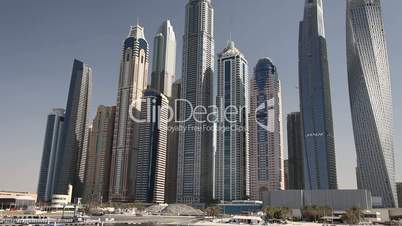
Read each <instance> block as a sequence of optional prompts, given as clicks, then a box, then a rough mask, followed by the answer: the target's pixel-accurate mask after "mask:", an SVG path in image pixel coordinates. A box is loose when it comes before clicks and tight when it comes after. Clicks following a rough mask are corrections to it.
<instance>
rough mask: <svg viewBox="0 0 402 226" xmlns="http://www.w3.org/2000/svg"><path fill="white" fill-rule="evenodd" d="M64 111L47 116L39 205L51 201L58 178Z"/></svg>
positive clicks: (57, 111) (39, 184)
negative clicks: (57, 168)
mask: <svg viewBox="0 0 402 226" xmlns="http://www.w3.org/2000/svg"><path fill="white" fill-rule="evenodd" d="M63 123H64V109H53V111H52V112H51V113H50V114H49V115H48V116H47V123H46V132H45V141H44V143H43V153H42V161H41V165H40V173H39V182H38V192H37V194H38V198H37V201H38V202H39V203H46V202H49V201H51V199H52V195H53V189H54V184H55V176H56V163H57V162H56V160H57V155H58V154H59V153H60V143H61V134H62V130H63Z"/></svg>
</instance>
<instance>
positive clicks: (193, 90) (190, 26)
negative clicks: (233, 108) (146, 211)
mask: <svg viewBox="0 0 402 226" xmlns="http://www.w3.org/2000/svg"><path fill="white" fill-rule="evenodd" d="M213 12H214V10H213V8H212V3H211V0H189V1H188V3H187V5H186V19H185V29H184V30H185V32H184V36H183V73H182V91H183V92H182V98H183V99H186V100H187V101H189V102H190V103H191V104H192V106H193V107H194V108H195V107H197V106H204V107H206V108H207V109H208V110H210V108H208V106H210V105H211V103H212V74H213V69H214V32H213V27H214V26H213ZM201 108H202V107H198V109H201ZM191 113H192V108H191V107H190V106H189V105H188V104H185V105H182V108H181V117H182V118H183V119H184V118H187V117H188V116H190V114H191ZM204 120H206V114H202V115H198V116H197V118H196V119H195V118H194V117H191V118H190V119H189V120H187V121H186V122H184V123H183V128H184V131H181V132H180V137H179V153H178V170H177V171H178V172H177V202H180V203H189V204H193V205H197V204H200V205H201V206H203V205H204V204H205V203H208V201H209V200H210V199H211V198H212V187H213V179H212V154H213V151H212V133H211V132H210V128H208V127H210V126H211V124H210V123H208V122H201V121H204Z"/></svg>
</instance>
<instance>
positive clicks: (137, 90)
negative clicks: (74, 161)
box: [109, 25, 149, 201]
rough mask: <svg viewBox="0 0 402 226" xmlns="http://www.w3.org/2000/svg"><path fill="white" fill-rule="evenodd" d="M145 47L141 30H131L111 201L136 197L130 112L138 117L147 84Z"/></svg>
mask: <svg viewBox="0 0 402 226" xmlns="http://www.w3.org/2000/svg"><path fill="white" fill-rule="evenodd" d="M148 48H149V47H148V42H147V40H146V39H145V35H144V28H143V27H141V26H139V25H136V26H133V27H131V28H130V32H129V35H128V37H127V38H126V39H125V40H124V43H123V51H122V56H121V57H122V59H121V62H120V75H119V81H118V90H117V104H116V117H115V126H114V134H113V149H112V163H111V174H110V189H109V199H110V200H112V201H134V198H135V184H136V183H135V181H136V178H135V177H136V172H135V171H136V163H137V152H138V142H137V141H138V133H137V132H138V125H137V124H136V123H135V122H134V121H133V120H132V119H131V118H130V112H131V113H132V114H131V116H134V117H136V118H137V119H138V118H139V116H140V111H141V97H142V94H143V91H144V90H145V89H146V87H147V84H148V51H149V49H148Z"/></svg>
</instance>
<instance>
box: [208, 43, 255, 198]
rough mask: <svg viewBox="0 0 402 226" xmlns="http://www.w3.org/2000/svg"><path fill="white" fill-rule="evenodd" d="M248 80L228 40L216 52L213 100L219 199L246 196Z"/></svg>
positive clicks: (242, 59)
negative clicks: (215, 106)
mask: <svg viewBox="0 0 402 226" xmlns="http://www.w3.org/2000/svg"><path fill="white" fill-rule="evenodd" d="M248 79H249V78H248V65H247V60H246V58H245V57H244V55H243V54H242V53H241V52H240V51H239V50H238V49H237V48H236V47H235V45H234V42H233V41H229V42H228V46H227V47H226V48H225V49H224V50H223V51H222V52H221V53H220V54H218V77H217V97H216V103H217V106H218V107H219V112H220V113H221V114H219V116H218V122H217V131H216V153H215V177H214V178H215V192H214V194H215V199H218V200H226V201H230V200H242V199H246V196H248V195H249V193H248V191H249V190H248V186H249V183H248V182H249V180H248V128H247V126H248V113H247V109H248V98H249V97H248ZM225 112H227V114H224V113H225ZM228 112H233V114H231V113H228ZM246 191H247V192H246Z"/></svg>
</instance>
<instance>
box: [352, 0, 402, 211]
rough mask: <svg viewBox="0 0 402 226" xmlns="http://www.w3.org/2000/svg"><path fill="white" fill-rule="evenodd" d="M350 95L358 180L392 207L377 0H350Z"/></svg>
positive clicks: (387, 91) (388, 105) (388, 110)
mask: <svg viewBox="0 0 402 226" xmlns="http://www.w3.org/2000/svg"><path fill="white" fill-rule="evenodd" d="M346 28H347V30H346V32H347V63H348V81H349V97H350V107H351V112H352V122H353V132H354V138H355V145H356V155H357V167H356V174H357V185H358V188H359V189H367V190H370V191H371V193H372V195H373V196H377V197H381V198H382V204H383V207H396V206H397V197H396V196H397V195H396V185H395V160H394V148H393V122H392V120H393V119H392V96H391V82H390V71H389V65H388V54H387V44H386V40H385V32H384V21H383V17H382V12H381V4H380V1H379V0H348V1H347V16H346Z"/></svg>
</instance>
